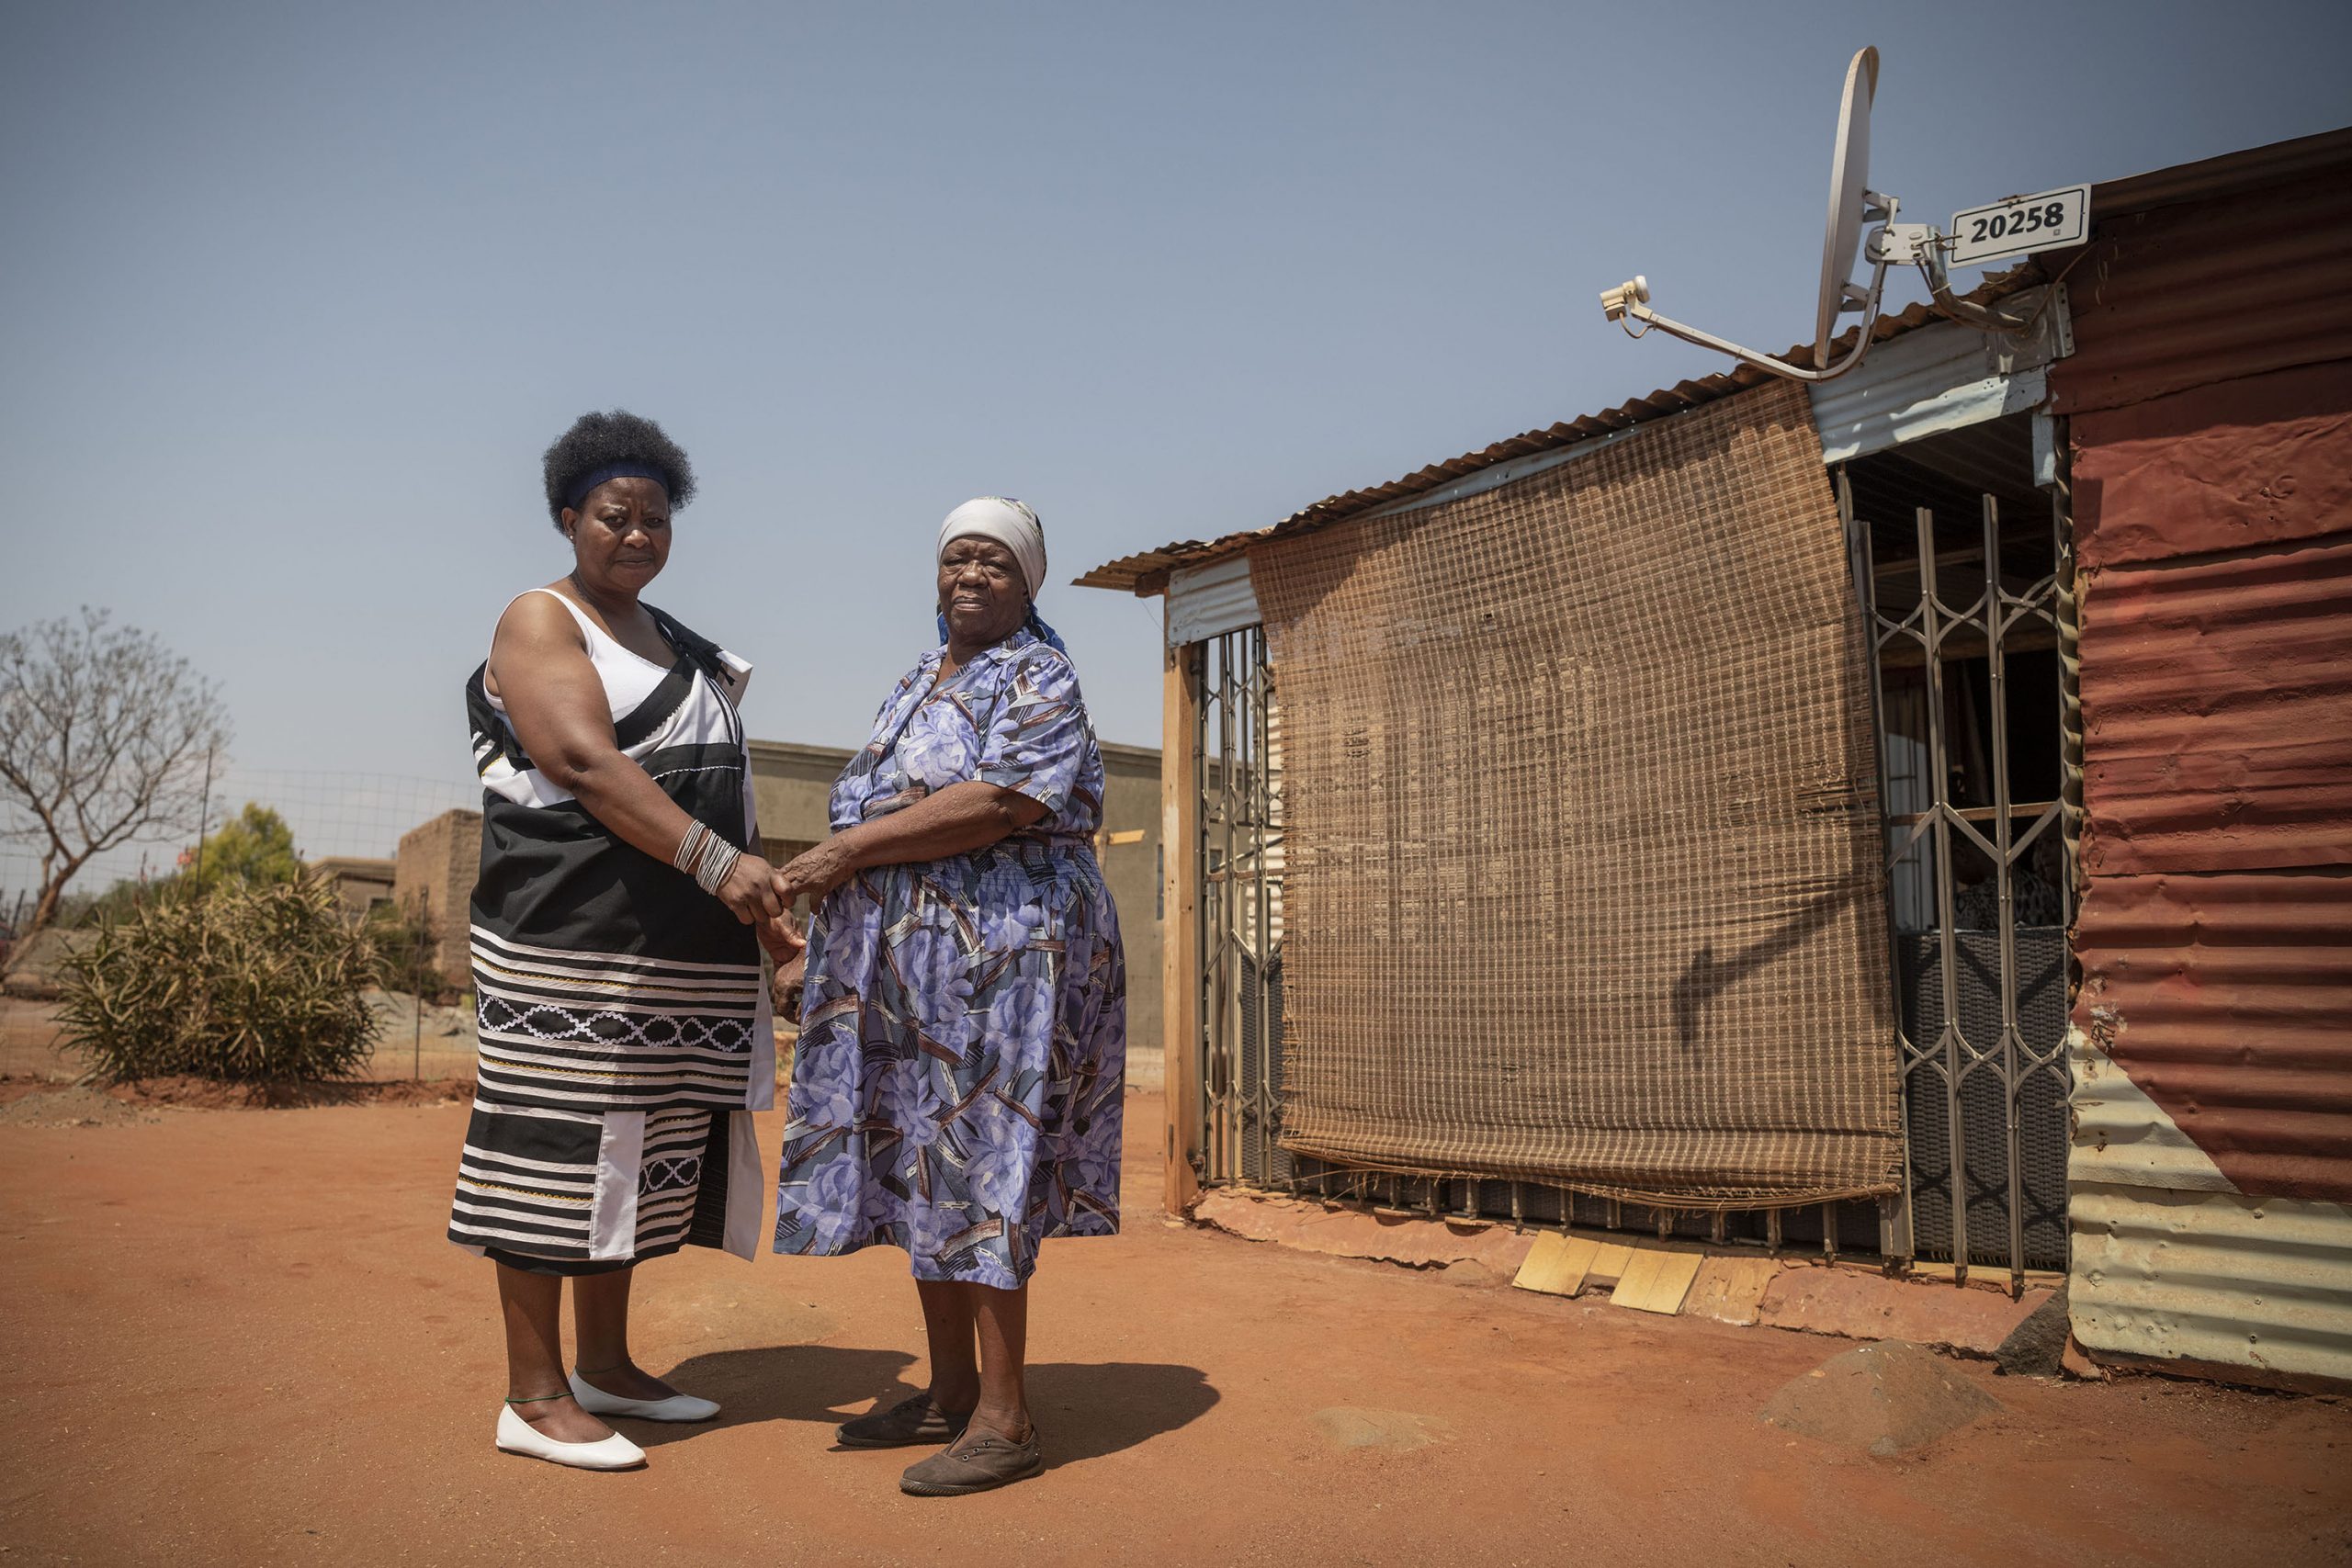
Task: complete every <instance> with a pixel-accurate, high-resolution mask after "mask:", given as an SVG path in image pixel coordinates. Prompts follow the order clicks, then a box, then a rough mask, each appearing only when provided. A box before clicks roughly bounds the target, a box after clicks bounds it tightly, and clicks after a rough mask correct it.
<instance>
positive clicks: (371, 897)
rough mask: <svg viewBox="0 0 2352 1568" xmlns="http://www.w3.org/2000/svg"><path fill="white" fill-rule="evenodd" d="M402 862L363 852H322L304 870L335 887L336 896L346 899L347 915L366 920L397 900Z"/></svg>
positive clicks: (344, 901)
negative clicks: (398, 870) (395, 892)
mask: <svg viewBox="0 0 2352 1568" xmlns="http://www.w3.org/2000/svg"><path fill="white" fill-rule="evenodd" d="M398 865H399V862H397V861H390V860H381V859H369V858H368V857H366V856H362V855H322V856H321V857H320V858H319V859H317V860H314V861H312V862H311V863H309V864H308V865H307V866H305V867H304V868H303V870H304V872H305V873H306V874H308V875H309V876H311V878H312V879H313V880H315V881H319V882H323V883H325V884H326V885H327V886H330V887H333V888H334V892H335V897H338V898H340V899H342V900H343V911H344V913H345V914H346V915H348V916H350V917H351V918H352V919H355V920H364V919H367V918H368V916H369V915H371V914H373V913H374V912H375V911H376V910H377V909H379V908H388V907H390V905H391V903H392V902H393V882H394V879H395V868H396V867H397V866H398Z"/></svg>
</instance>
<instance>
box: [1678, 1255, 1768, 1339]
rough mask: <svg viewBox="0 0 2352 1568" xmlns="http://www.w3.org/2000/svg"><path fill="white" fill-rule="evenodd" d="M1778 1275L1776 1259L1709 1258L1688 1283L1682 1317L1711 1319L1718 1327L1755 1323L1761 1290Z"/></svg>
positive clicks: (1761, 1295) (1762, 1293) (1762, 1296)
mask: <svg viewBox="0 0 2352 1568" xmlns="http://www.w3.org/2000/svg"><path fill="white" fill-rule="evenodd" d="M1780 1271H1781V1265H1780V1261H1779V1260H1778V1259H1777V1258H1708V1259H1707V1260H1706V1261H1705V1262H1704V1263H1702V1264H1701V1265H1700V1266H1699V1277H1698V1278H1697V1279H1696V1280H1692V1281H1691V1293H1690V1295H1689V1296H1688V1297H1686V1298H1684V1300H1683V1303H1682V1315H1683V1316H1685V1317H1711V1318H1713V1319H1714V1320H1715V1321H1716V1322H1717V1323H1736V1324H1741V1325H1747V1324H1751V1323H1754V1322H1755V1321H1756V1318H1757V1308H1758V1305H1759V1304H1760V1303H1762V1302H1763V1300H1764V1289H1765V1287H1766V1286H1768V1285H1770V1283H1771V1282H1772V1277H1773V1276H1774V1275H1775V1274H1778V1273H1779V1272H1780Z"/></svg>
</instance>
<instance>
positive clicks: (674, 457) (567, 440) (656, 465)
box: [546, 409, 695, 528]
mask: <svg viewBox="0 0 2352 1568" xmlns="http://www.w3.org/2000/svg"><path fill="white" fill-rule="evenodd" d="M622 464H635V465H641V466H643V467H645V468H651V469H653V470H655V471H656V472H657V473H660V474H662V475H664V476H665V478H664V479H663V480H662V489H663V490H666V491H669V492H670V504H671V505H672V506H673V507H677V506H684V505H685V503H686V502H690V501H692V500H693V499H694V498H695V469H694V465H693V464H692V463H689V462H688V461H686V454H685V452H684V449H682V448H681V447H680V446H678V444H677V443H676V442H674V441H673V440H671V439H670V438H669V437H668V436H667V435H664V434H662V427H661V426H660V425H658V424H656V423H653V422H652V421H651V420H650V419H640V418H639V417H638V416H637V415H635V414H633V413H630V412H628V410H626V409H615V410H614V411H613V412H610V413H583V414H582V415H581V416H580V417H579V418H578V419H576V420H573V421H572V422H571V429H570V430H567V431H565V432H564V433H563V434H561V435H560V436H558V437H556V443H555V445H554V446H550V447H548V454H547V458H546V468H547V486H548V516H549V517H551V518H553V519H554V520H555V525H556V526H557V527H558V528H561V527H562V526H563V509H564V506H565V505H566V504H567V503H568V502H570V501H571V492H572V491H573V490H574V489H575V488H577V487H578V485H579V483H580V481H581V480H582V479H586V478H587V477H588V476H589V475H590V474H593V473H594V472H595V471H596V470H597V469H599V468H613V467H616V465H622Z"/></svg>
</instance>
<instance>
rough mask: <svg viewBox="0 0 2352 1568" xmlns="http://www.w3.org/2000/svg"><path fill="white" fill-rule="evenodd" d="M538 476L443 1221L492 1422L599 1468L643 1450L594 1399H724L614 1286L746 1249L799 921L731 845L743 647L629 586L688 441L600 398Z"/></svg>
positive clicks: (509, 625)
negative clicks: (553, 565)
mask: <svg viewBox="0 0 2352 1568" xmlns="http://www.w3.org/2000/svg"><path fill="white" fill-rule="evenodd" d="M546 477H547V495H548V511H549V513H551V514H552V515H553V516H554V518H555V522H556V526H557V527H558V528H559V529H560V530H561V531H562V533H563V536H564V537H565V538H566V539H567V540H568V541H569V542H570V544H571V550H572V558H573V565H572V570H571V572H570V573H568V574H567V575H566V576H564V577H562V578H560V579H559V580H557V581H554V582H551V583H549V584H548V585H547V586H546V587H544V588H537V589H533V590H531V591H529V592H526V593H524V594H522V595H520V596H519V597H517V598H516V599H515V601H514V602H513V603H512V604H508V605H507V607H506V609H505V612H504V614H503V615H501V616H500V618H499V622H498V631H497V635H496V637H495V638H494V640H493V641H492V645H491V653H490V658H489V660H488V661H487V662H486V663H484V664H483V665H482V667H481V669H479V670H477V671H474V673H473V676H472V677H471V679H470V680H469V682H467V686H466V707H467V714H468V717H469V720H470V722H471V724H472V728H473V745H474V762H475V766H476V769H477V770H478V771H479V772H480V773H481V780H482V786H483V792H484V793H483V796H482V840H481V881H480V882H479V884H478V885H477V886H476V888H475V892H474V897H473V907H472V926H473V931H472V935H473V982H474V994H475V998H476V1022H477V1028H478V1032H479V1033H480V1036H481V1066H480V1070H479V1074H478V1080H477V1087H476V1089H475V1099H474V1106H473V1117H472V1120H471V1122H469V1125H468V1127H467V1131H466V1143H465V1149H464V1151H463V1154H462V1156H461V1157H460V1159H459V1162H458V1190H457V1196H456V1199H455V1201H454V1202H453V1203H452V1205H451V1211H450V1218H449V1239H450V1240H452V1241H454V1242H456V1243H457V1244H458V1246H460V1247H465V1248H466V1249H467V1250H469V1251H471V1252H475V1253H478V1254H481V1255H483V1256H486V1257H488V1258H492V1260H493V1261H494V1262H495V1263H496V1264H497V1269H498V1292H499V1300H500V1303H501V1306H502V1307H503V1311H504V1315H505V1326H506V1354H507V1380H508V1384H509V1386H508V1388H507V1394H506V1403H505V1405H504V1406H503V1408H502V1410H501V1411H500V1413H499V1419H498V1437H497V1443H498V1447H500V1448H501V1449H503V1450H506V1451H508V1452H511V1453H521V1454H528V1455H531V1456H533V1457H536V1458H540V1459H548V1460H553V1461H556V1462H558V1463H560V1464H569V1465H574V1466H578V1467H580V1468H582V1469H592V1470H609V1469H619V1468H623V1467H625V1466H629V1465H634V1464H639V1463H642V1462H643V1461H644V1458H645V1455H644V1452H643V1450H640V1449H639V1448H638V1446H637V1445H636V1444H634V1443H632V1442H630V1441H629V1440H628V1438H625V1437H622V1436H620V1435H619V1434H617V1433H616V1432H615V1431H613V1430H612V1428H611V1427H607V1426H606V1425H605V1423H604V1422H603V1421H602V1420H600V1419H599V1418H598V1417H600V1416H635V1417H639V1418H644V1419H650V1420H657V1421H662V1420H671V1421H694V1420H707V1419H708V1418H709V1417H710V1416H715V1415H717V1414H718V1406H717V1405H716V1404H712V1403H711V1402H710V1401H708V1400H706V1399H696V1398H695V1397H693V1396H692V1395H689V1394H684V1393H679V1392H678V1391H677V1390H675V1389H673V1388H672V1387H671V1386H670V1385H669V1384H667V1383H665V1382H662V1381H661V1380H660V1379H658V1378H655V1377H653V1376H651V1375H650V1373H647V1372H645V1371H642V1370H641V1369H639V1367H638V1365H637V1364H636V1362H635V1360H634V1359H632V1358H631V1356H630V1353H629V1347H628V1299H629V1286H630V1281H631V1280H632V1278H633V1271H634V1269H635V1267H636V1265H637V1264H639V1263H640V1262H643V1261H644V1260H645V1259H647V1258H658V1257H661V1256H662V1255H664V1254H666V1253H670V1252H674V1251H676V1250H677V1249H678V1248H679V1247H683V1246H685V1245H687V1244H688V1243H693V1244H695V1245H700V1246H707V1247H724V1248H725V1249H727V1250H728V1251H730V1252H734V1253H737V1254H740V1255H741V1256H742V1257H744V1258H750V1257H751V1256H752V1252H753V1250H754V1247H756V1245H757V1243H758V1241H759V1239H760V1238H759V1235H758V1233H759V1229H760V1201H761V1191H762V1185H763V1179H764V1177H763V1171H762V1168H761V1162H760V1156H759V1151H758V1148H757V1146H756V1144H755V1142H754V1138H753V1134H752V1115H751V1113H752V1111H761V1110H765V1109H767V1108H768V1107H769V1106H770V1105H771V1104H772V1103H773V1102H774V1099H775V1033H774V1029H773V1024H772V1020H771V1015H770V1010H769V1008H770V1004H769V998H768V994H767V989H766V987H765V986H764V984H763V981H762V977H761V969H760V943H761V942H763V941H767V942H775V943H779V944H789V943H790V942H792V941H793V940H794V938H793V937H792V936H791V934H790V933H791V926H790V923H789V922H786V921H776V920H772V919H769V917H773V916H775V915H778V914H780V913H781V912H782V909H783V906H782V905H781V904H780V903H779V902H778V901H777V898H776V894H775V886H774V878H775V873H774V872H773V870H772V869H771V868H770V867H769V865H768V864H767V863H766V862H765V861H763V860H762V859H761V858H760V857H759V856H758V855H757V854H755V853H752V852H751V851H750V849H748V848H746V847H745V846H748V845H752V844H753V843H755V842H756V841H757V840H756V837H755V835H756V832H757V828H756V825H755V823H754V821H753V818H752V785H751V769H750V761H749V752H748V750H747V749H746V747H745V745H744V739H743V726H742V721H741V718H740V717H739V716H737V713H736V705H737V704H738V703H739V701H740V700H741V696H742V694H743V688H744V684H745V682H746V681H747V680H748V679H749V677H750V674H751V667H750V666H749V665H748V664H746V663H744V662H743V661H742V660H740V659H738V658H736V657H735V656H734V655H733V654H730V653H729V652H727V651H726V650H725V649H720V648H718V646H717V645H715V644H713V643H710V642H708V641H707V640H705V639H704V638H702V637H697V636H695V634H694V633H692V632H690V631H688V630H687V629H686V628H685V627H684V626H680V625H679V624H678V623H677V622H676V621H674V620H673V619H671V618H670V617H669V616H668V615H663V614H662V612H661V611H659V610H656V609H654V608H653V607H652V606H651V605H650V604H644V603H642V602H640V600H639V597H638V595H639V593H640V592H642V591H643V590H644V588H645V585H646V584H647V583H649V582H650V581H653V579H654V577H655V576H656V575H657V574H659V573H660V571H661V570H662V565H663V563H664V562H665V561H666V560H667V559H668V558H669V553H670V536H671V513H672V510H673V508H675V507H679V506H683V505H684V504H685V502H687V501H688V500H689V499H690V498H691V497H692V495H693V493H694V474H693V470H692V468H690V467H689V465H688V464H687V461H686V455H685V454H684V452H683V451H680V450H679V449H678V447H677V446H676V445H675V444H673V442H671V441H670V440H669V438H668V437H667V436H665V435H664V434H662V430H661V428H660V427H659V426H658V425H656V424H654V423H652V422H650V420H644V419H639V418H638V417H637V416H635V415H633V414H628V413H623V412H613V413H609V414H597V413H592V414H587V415H584V416H583V417H582V419H581V420H580V421H579V422H578V423H575V424H574V425H573V426H572V427H571V430H570V431H568V432H567V433H565V434H564V435H563V437H562V438H561V439H560V440H559V441H558V442H557V443H556V444H555V445H554V446H551V447H549V448H548V453H547V459H546ZM784 956H788V954H785V955H784ZM566 1279H570V1280H571V1282H572V1284H571V1299H572V1316H573V1322H574V1325H575V1328H576V1331H577V1337H578V1346H577V1360H576V1362H575V1363H574V1369H573V1370H572V1371H571V1372H570V1374H569V1375H567V1374H566V1371H565V1369H564V1365H563V1358H562V1331H561V1326H560V1309H561V1305H562V1293H563V1281H564V1280H566Z"/></svg>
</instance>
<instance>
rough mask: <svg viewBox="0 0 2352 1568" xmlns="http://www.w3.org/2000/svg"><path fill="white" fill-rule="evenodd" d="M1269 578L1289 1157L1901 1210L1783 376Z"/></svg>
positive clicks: (1271, 562)
mask: <svg viewBox="0 0 2352 1568" xmlns="http://www.w3.org/2000/svg"><path fill="white" fill-rule="evenodd" d="M1251 570H1252V576H1253V578H1254V579H1255V581H1256V584H1257V592H1258V597H1259V602H1260V604H1261V606H1262V608H1263V611H1264V614H1265V618H1266V629H1267V634H1268V637H1269V639H1270V644H1271V650H1272V660H1273V671H1274V689H1275V692H1276V695H1277V700H1278V701H1279V702H1280V704H1281V707H1282V722H1283V739H1284V743H1285V754H1284V759H1283V801H1284V815H1285V829H1286V834H1287V840H1286V842H1287V852H1288V856H1289V864H1288V873H1287V878H1286V886H1285V887H1284V917H1285V918H1284V926H1285V936H1284V953H1283V1002H1284V1020H1283V1022H1284V1032H1283V1096H1284V1109H1283V1125H1284V1129H1285V1130H1284V1134H1283V1140H1282V1141H1283V1145H1285V1146H1286V1147H1288V1148H1291V1149H1293V1150H1295V1151H1296V1152H1298V1153H1302V1154H1307V1155H1312V1156H1318V1157H1320V1158H1323V1159H1327V1160H1334V1161H1340V1162H1343V1163H1347V1164H1351V1165H1358V1166H1365V1167H1370V1168H1378V1169H1390V1170H1406V1171H1420V1172H1430V1173H1438V1174H1479V1175H1499V1176H1518V1177H1529V1178H1538V1179H1545V1180H1550V1181H1554V1182H1557V1183H1560V1184H1562V1185H1566V1186H1570V1187H1575V1188H1578V1189H1581V1190H1587V1191H1591V1192H1598V1193H1602V1194H1605V1195H1610V1196H1616V1197H1622V1198H1629V1199H1635V1200H1640V1199H1646V1198H1655V1199H1659V1200H1663V1201H1678V1202H1683V1203H1691V1204H1697V1205H1701V1206H1705V1205H1713V1206H1717V1207H1725V1208H1736V1207H1743V1206H1766V1205H1776V1204H1784V1203H1793V1202H1797V1201H1810V1200H1826V1199H1829V1198H1833V1197H1841V1196H1852V1195H1860V1194H1865V1193H1871V1192H1882V1191H1886V1190H1892V1188H1893V1186H1894V1179H1895V1175H1896V1172H1897V1170H1898V1168H1899V1162H1900V1158H1901V1154H1900V1145H1899V1142H1898V1139H1899V1133H1898V1128H1899V1126H1900V1120H1899V1115H1898V1111H1897V1105H1896V1084H1895V1067H1894V1043H1893V1041H1894V1011H1893V1007H1892V1005H1891V999H1890V995H1889V987H1890V980H1889V972H1888V958H1887V945H1886V941H1887V938H1886V925H1885V921H1886V915H1885V902H1884V897H1883V891H1882V888H1883V874H1882V871H1881V866H1882V864H1883V847H1882V846H1883V842H1884V838H1883V825H1882V820H1881V817H1880V813H1879V804H1878V794H1877V787H1876V775H1875V767H1876V763H1875V760H1874V752H1873V748H1872V736H1871V705H1870V683H1869V675H1868V672H1867V667H1866V665H1865V663H1864V655H1863V649H1862V646H1861V642H1860V635H1861V634H1860V628H1859V626H1858V622H1857V619H1856V616H1855V614H1854V610H1853V592H1852V587H1851V583H1850V579H1849V569H1848V565H1847V558H1846V554H1845V545H1844V540H1843V538H1842V536H1841V533H1840V529H1839V525H1838V512H1837V505H1836V501H1835V497H1834V494H1833V491H1832V489H1831V485H1830V480H1829V479H1828V477H1827V475H1826V473H1825V472H1824V470H1823V468H1822V464H1821V447H1820V442H1819V438H1818V437H1817V435H1816V434H1815V431H1814V426H1813V418H1812V413H1811V411H1810V408H1809V406H1808V404H1807V402H1806V400H1805V396H1804V391H1803V389H1800V388H1797V387H1793V386H1783V385H1781V384H1779V383H1774V384H1772V385H1769V386H1766V387H1762V388H1758V389H1754V390H1751V391H1748V392H1746V393H1743V394H1740V395H1738V396H1736V397H1734V398H1731V399H1727V400H1724V401H1721V402H1717V403H1713V404H1710V405H1708V406H1706V407H1704V408H1702V409H1699V410H1696V411H1694V412H1690V413H1686V414H1682V415H1679V416H1678V417H1675V418H1672V419H1669V420H1665V421H1662V422H1661V423H1658V424H1657V426H1655V427H1653V428H1647V429H1642V430H1638V431H1636V432H1635V433H1634V434H1631V435H1628V436H1625V437H1623V438H1622V439H1620V440H1618V441H1617V442H1616V443H1614V444H1613V445H1611V446H1607V447H1605V448H1603V449H1601V450H1600V451H1598V452H1596V453H1593V454H1591V455H1589V456H1587V457H1580V458H1577V459H1576V460H1574V461H1571V462H1568V463H1565V464H1562V465H1560V466H1559V467H1557V468H1552V469H1550V470H1548V471H1546V472H1544V473H1541V474H1536V475H1532V476H1531V477H1529V478H1526V479H1518V480H1515V481H1513V482H1511V483H1510V484H1506V485H1503V486H1501V487H1500V488H1498V489H1495V490H1491V491H1487V492H1485V493H1484V494H1480V495H1475V496H1469V497H1466V498H1464V499H1461V500H1457V501H1453V502H1445V503H1443V504H1441V505H1437V506H1432V507H1428V508H1424V509H1421V510H1418V511H1414V512H1409V513H1404V514H1403V515H1400V516H1395V517H1388V518H1380V519H1372V520H1365V521H1356V522H1346V523H1340V524H1337V525H1333V526H1331V527H1329V528H1327V529H1324V530H1322V531H1320V532H1318V533H1316V534H1312V535H1309V536H1306V537H1304V538H1301V539H1298V540H1296V541H1295V542H1285V543H1281V544H1275V545H1270V546H1268V547H1264V548H1262V549H1261V550H1259V551H1257V552H1255V553H1254V554H1253V557H1252V560H1251Z"/></svg>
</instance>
